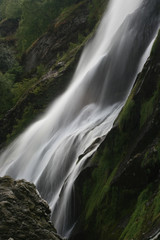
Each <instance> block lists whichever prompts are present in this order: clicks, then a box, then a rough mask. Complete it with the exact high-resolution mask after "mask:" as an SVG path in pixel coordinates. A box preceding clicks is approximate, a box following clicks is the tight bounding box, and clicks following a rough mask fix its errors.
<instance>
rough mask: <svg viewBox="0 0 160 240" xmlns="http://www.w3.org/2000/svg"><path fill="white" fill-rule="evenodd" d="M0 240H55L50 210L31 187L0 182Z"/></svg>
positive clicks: (33, 186)
mask: <svg viewBox="0 0 160 240" xmlns="http://www.w3.org/2000/svg"><path fill="white" fill-rule="evenodd" d="M0 216H1V218H0V240H8V239H10V240H11V239H12V240H20V239H25V240H26V239H27V240H44V239H45V240H47V239H48V240H58V239H60V237H59V236H58V235H57V233H56V230H55V228H54V227H53V225H52V223H51V222H50V209H49V206H48V204H47V202H46V201H44V200H43V199H42V198H41V197H40V195H39V194H38V192H37V190H36V187H35V185H34V184H32V183H29V182H26V181H25V180H17V181H15V180H13V179H12V178H10V177H8V176H5V177H1V178H0Z"/></svg>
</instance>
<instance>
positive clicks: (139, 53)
mask: <svg viewBox="0 0 160 240" xmlns="http://www.w3.org/2000/svg"><path fill="white" fill-rule="evenodd" d="M158 7H159V0H152V1H150V0H144V1H142V0H134V1H131V0H114V1H111V2H110V4H109V7H108V9H107V11H106V13H105V14H104V17H103V19H102V22H101V24H100V26H99V28H98V30H97V34H96V36H95V38H94V39H93V40H92V41H91V42H90V43H89V44H88V45H87V47H86V48H85V49H84V51H83V53H82V56H81V58H80V61H79V64H78V66H77V69H76V71H75V74H74V77H73V79H72V81H71V84H70V86H69V87H68V89H67V90H66V92H65V93H64V94H63V95H62V96H60V97H59V98H58V99H57V100H56V101H54V103H53V104H52V106H51V107H50V108H49V110H47V112H46V114H45V115H44V116H43V117H42V118H41V119H39V121H37V122H35V123H34V124H32V125H31V126H30V127H29V128H28V129H27V130H26V131H25V132H24V133H23V134H21V135H20V136H19V137H18V138H17V139H16V140H15V141H14V142H13V143H12V144H11V145H10V146H9V147H8V148H7V149H6V150H5V151H4V152H3V153H2V154H1V157H0V175H1V176H4V175H10V176H12V177H13V178H16V179H20V178H24V179H26V180H29V181H31V182H34V183H35V184H36V185H37V188H38V190H39V192H40V194H41V195H42V197H43V198H44V199H46V200H47V201H48V203H49V204H50V207H51V208H52V213H53V222H54V225H55V227H56V228H57V230H58V233H60V234H61V235H62V236H66V237H68V236H69V235H70V233H71V230H72V229H73V227H74V224H75V222H76V217H77V216H76V214H75V204H73V201H74V200H73V199H74V182H75V180H76V178H77V177H78V175H79V173H80V172H81V171H82V169H83V168H84V167H85V164H86V159H88V157H89V156H91V155H92V154H93V153H94V152H95V150H96V149H97V147H98V145H99V144H100V142H101V141H102V140H103V137H104V136H105V135H106V134H107V133H108V132H109V131H110V129H111V128H112V126H113V123H114V121H115V119H116V117H117V116H118V114H119V112H120V110H121V108H122V107H123V105H124V103H125V101H126V98H127V96H128V94H129V92H130V90H131V88H132V86H133V83H134V80H135V77H136V75H137V72H138V70H140V69H141V67H142V66H143V64H144V62H145V61H146V59H147V56H148V54H149V50H150V48H151V44H150V43H151V41H152V40H153V38H154V37H155V34H156V31H157V29H158V25H159V12H158V11H157V9H158ZM149 46H150V47H149ZM146 50H147V51H146ZM97 139H98V140H97ZM93 143H94V144H93ZM90 146H92V147H90ZM85 152H86V154H84V153H85ZM79 156H81V160H80V161H78V159H79Z"/></svg>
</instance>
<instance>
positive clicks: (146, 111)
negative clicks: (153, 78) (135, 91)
mask: <svg viewBox="0 0 160 240" xmlns="http://www.w3.org/2000/svg"><path fill="white" fill-rule="evenodd" d="M159 96H160V79H159V81H158V83H157V88H156V91H155V92H154V93H153V96H152V97H151V98H150V99H149V100H147V101H146V102H143V103H142V105H141V112H140V128H141V127H143V125H144V124H145V123H146V122H147V120H148V119H149V118H150V117H151V116H152V114H153V111H154V108H155V106H156V103H157V101H158V98H159Z"/></svg>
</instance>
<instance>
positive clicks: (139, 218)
mask: <svg viewBox="0 0 160 240" xmlns="http://www.w3.org/2000/svg"><path fill="white" fill-rule="evenodd" d="M148 199H149V191H148V189H145V190H144V191H143V192H142V193H141V194H140V195H139V197H138V201H137V205H136V207H135V210H134V212H133V214H132V216H131V218H130V221H129V223H128V225H127V226H126V228H125V230H124V231H123V233H122V234H121V237H120V240H122V239H123V240H132V239H139V235H141V234H142V229H143V225H144V223H145V220H146V213H147V209H146V203H147V201H148Z"/></svg>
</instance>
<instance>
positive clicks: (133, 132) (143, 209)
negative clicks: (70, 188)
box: [72, 33, 160, 240]
mask: <svg viewBox="0 0 160 240" xmlns="http://www.w3.org/2000/svg"><path fill="white" fill-rule="evenodd" d="M159 46H160V33H159V35H158V37H157V40H156V42H155V44H154V46H153V49H152V53H151V56H150V58H149V59H148V61H147V62H146V64H145V66H144V68H143V71H142V72H141V73H140V74H139V76H138V77H137V80H136V83H135V85H134V87H133V90H132V92H131V94H130V96H129V98H128V101H127V103H126V105H125V106H124V108H123V110H122V111H121V113H120V115H119V117H118V119H117V120H116V122H115V125H114V127H113V129H112V130H111V131H110V133H109V134H108V136H107V137H106V139H105V140H104V142H103V143H102V144H101V145H100V147H99V149H98V151H97V153H96V154H95V155H94V156H93V157H92V159H91V160H90V167H88V168H86V169H85V170H84V171H83V172H82V173H81V174H80V176H79V179H78V180H77V183H78V184H77V187H76V189H77V195H78V197H79V198H80V199H81V200H79V204H81V206H82V209H81V211H82V212H81V213H80V216H79V224H77V226H76V227H75V232H74V233H73V234H75V236H73V237H72V239H76V240H79V239H99V240H101V239H106V240H107V239H108V240H118V239H124V240H131V239H136V240H142V239H143V240H147V239H159V238H158V236H159V231H160V204H159V203H160V192H159V189H160V185H159V180H160V131H159V125H160V118H159V116H160V105H159V103H160V55H159V54H158V53H159V52H160V47H159ZM82 179H83V184H82V183H81V182H82ZM84 179H85V180H84ZM80 192H81V193H82V196H83V197H81V196H80ZM153 237H155V238H153Z"/></svg>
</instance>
